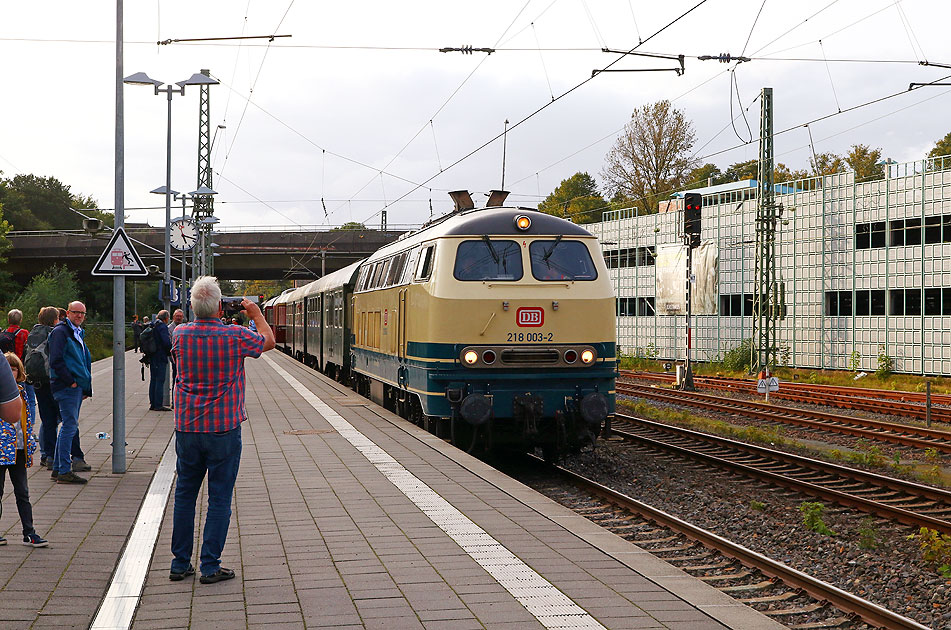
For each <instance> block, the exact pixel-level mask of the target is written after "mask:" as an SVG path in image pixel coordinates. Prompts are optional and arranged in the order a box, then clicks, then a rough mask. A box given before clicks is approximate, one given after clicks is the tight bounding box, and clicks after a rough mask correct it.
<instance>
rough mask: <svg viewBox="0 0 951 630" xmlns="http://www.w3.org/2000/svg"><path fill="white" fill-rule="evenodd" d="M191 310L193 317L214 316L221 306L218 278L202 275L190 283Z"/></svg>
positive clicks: (206, 317)
mask: <svg viewBox="0 0 951 630" xmlns="http://www.w3.org/2000/svg"><path fill="white" fill-rule="evenodd" d="M191 304H192V310H193V311H194V312H195V317H200V318H202V319H208V318H210V317H215V316H216V315H217V314H218V311H219V310H220V308H221V287H219V286H218V278H216V277H214V276H202V277H201V278H199V279H198V280H195V284H193V285H192V297H191Z"/></svg>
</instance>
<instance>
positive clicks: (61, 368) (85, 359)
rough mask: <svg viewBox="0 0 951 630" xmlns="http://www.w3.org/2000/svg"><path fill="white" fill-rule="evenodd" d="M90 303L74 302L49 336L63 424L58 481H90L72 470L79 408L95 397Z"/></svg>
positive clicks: (55, 393) (58, 449) (55, 474)
mask: <svg viewBox="0 0 951 630" xmlns="http://www.w3.org/2000/svg"><path fill="white" fill-rule="evenodd" d="M85 319H86V305H85V304H83V303H82V302H70V304H69V307H68V308H67V309H66V320H65V321H62V322H60V323H59V324H57V325H56V327H55V328H53V332H51V333H50V337H49V342H48V346H49V353H50V391H51V392H52V393H53V399H54V400H55V401H56V403H57V404H58V405H59V414H60V417H61V418H62V423H63V424H62V426H61V427H60V429H59V435H58V436H57V438H56V453H55V455H54V461H53V474H52V475H50V476H51V478H52V479H55V480H56V483H86V481H87V479H85V478H83V477H80V476H79V475H77V474H76V473H74V472H73V470H72V461H71V458H70V449H71V447H72V444H73V436H74V435H76V433H77V432H78V431H79V409H80V407H81V406H82V404H83V400H85V399H86V398H91V397H92V355H90V354H89V348H87V347H86V341H85V337H86V333H85V332H84V331H83V329H82V323H83V321H85Z"/></svg>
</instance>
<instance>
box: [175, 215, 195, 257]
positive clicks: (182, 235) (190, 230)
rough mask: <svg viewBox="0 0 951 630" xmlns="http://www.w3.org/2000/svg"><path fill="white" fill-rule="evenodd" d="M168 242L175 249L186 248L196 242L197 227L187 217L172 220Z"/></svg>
mask: <svg viewBox="0 0 951 630" xmlns="http://www.w3.org/2000/svg"><path fill="white" fill-rule="evenodd" d="M169 242H170V243H171V245H172V247H174V248H175V249H177V250H181V251H184V250H188V249H191V248H192V247H194V246H195V245H196V244H197V243H198V228H196V227H195V224H194V223H192V222H191V221H189V220H188V219H179V220H178V221H173V222H172V225H171V234H170V236H169Z"/></svg>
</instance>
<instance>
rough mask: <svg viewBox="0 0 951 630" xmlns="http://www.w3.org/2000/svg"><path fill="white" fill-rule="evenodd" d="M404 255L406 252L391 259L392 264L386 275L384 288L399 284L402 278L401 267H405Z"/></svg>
mask: <svg viewBox="0 0 951 630" xmlns="http://www.w3.org/2000/svg"><path fill="white" fill-rule="evenodd" d="M406 254H407V252H400V253H399V254H397V255H396V256H394V257H393V262H391V263H390V272H389V273H388V274H386V286H388V287H391V286H393V285H395V284H399V283H400V279H401V278H402V277H403V267H404V266H405V265H406Z"/></svg>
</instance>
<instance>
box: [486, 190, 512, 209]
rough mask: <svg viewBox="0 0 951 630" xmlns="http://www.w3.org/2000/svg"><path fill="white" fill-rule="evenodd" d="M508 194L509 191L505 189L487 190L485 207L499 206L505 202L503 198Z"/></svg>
mask: <svg viewBox="0 0 951 630" xmlns="http://www.w3.org/2000/svg"><path fill="white" fill-rule="evenodd" d="M508 196H509V191H507V190H490V191H489V200H488V201H486V202H485V207H486V208H499V207H501V206H502V204H503V203H504V202H505V198H506V197H508Z"/></svg>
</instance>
